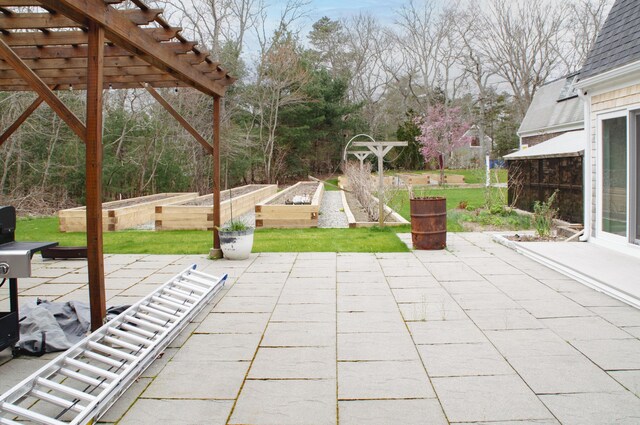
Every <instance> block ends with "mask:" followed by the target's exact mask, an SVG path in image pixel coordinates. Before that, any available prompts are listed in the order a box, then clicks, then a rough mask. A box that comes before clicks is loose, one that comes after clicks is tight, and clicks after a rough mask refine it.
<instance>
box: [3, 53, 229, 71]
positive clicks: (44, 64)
mask: <svg viewBox="0 0 640 425" xmlns="http://www.w3.org/2000/svg"><path fill="white" fill-rule="evenodd" d="M106 48H107V47H105V49H106ZM17 49H18V48H16V49H13V51H14V52H15V51H16V50H17ZM18 56H20V55H18ZM184 56H185V57H189V58H192V59H193V61H194V62H195V60H200V58H198V57H197V56H195V55H190V54H189V55H184ZM20 57H22V56H20ZM23 62H24V63H25V64H26V65H27V66H28V67H29V68H31V69H32V70H34V71H36V73H38V71H40V70H42V69H55V70H69V69H82V70H83V71H84V73H85V74H86V72H87V58H86V56H85V57H82V58H70V59H69V58H52V59H23ZM135 66H138V67H139V66H146V67H151V65H149V64H148V63H146V62H145V61H143V60H142V59H138V58H136V57H135V56H132V55H126V56H112V57H108V56H106V55H105V58H104V67H105V70H106V69H108V68H116V67H127V68H126V69H129V68H130V67H135ZM153 69H156V68H153ZM3 70H13V68H12V67H11V66H10V65H9V64H7V63H6V62H4V61H2V60H0V71H3ZM156 72H160V71H158V70H156ZM204 72H207V71H204ZM211 72H213V70H212V71H211ZM218 72H219V71H218Z"/></svg>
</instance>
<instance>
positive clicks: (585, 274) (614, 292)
mask: <svg viewBox="0 0 640 425" xmlns="http://www.w3.org/2000/svg"><path fill="white" fill-rule="evenodd" d="M493 240H494V241H495V242H497V243H499V244H501V245H504V246H506V247H507V248H510V249H512V250H514V251H515V252H517V253H519V254H522V255H524V256H525V257H527V258H530V259H532V260H534V261H536V262H538V263H540V264H542V265H543V266H546V267H549V268H550V269H552V270H555V271H557V272H558V273H561V274H563V275H565V276H567V277H569V278H571V279H573V280H575V281H577V282H579V283H582V284H583V285H585V286H588V287H589V288H591V289H594V290H596V291H598V292H602V293H604V294H606V295H609V296H611V297H613V298H615V299H617V300H619V301H622V302H624V303H626V304H629V305H631V306H633V307H636V308H640V282H637V278H632V279H631V282H622V284H620V285H618V284H616V285H614V284H612V283H609V282H607V281H604V280H603V279H599V278H596V277H594V274H593V273H590V272H589V271H586V270H584V271H583V270H580V269H579V268H578V267H577V266H576V265H575V264H578V262H577V260H584V257H585V256H584V255H576V253H573V255H571V256H570V257H569V256H567V258H571V259H572V260H573V261H572V262H573V263H575V264H568V262H567V263H564V262H562V261H560V260H558V259H556V258H553V257H552V256H551V255H547V254H542V253H541V252H540V251H542V250H534V249H531V248H532V247H533V246H534V245H532V244H547V246H548V245H549V244H551V245H553V244H565V245H568V246H571V248H574V247H575V248H576V251H578V250H580V251H582V250H585V249H588V250H592V249H593V250H602V253H607V251H608V250H607V248H604V247H600V246H597V245H592V244H589V243H582V242H538V243H536V242H513V241H510V240H508V239H507V238H506V237H505V235H502V234H494V235H493ZM546 251H547V250H545V252H546ZM613 254H615V255H614V256H613V257H612V258H615V259H616V260H617V262H620V263H622V262H626V261H627V258H624V257H626V256H625V255H624V254H619V253H618V252H615V253H613ZM600 257H602V256H600ZM629 260H630V261H631V262H633V264H635V266H636V268H638V269H639V270H640V259H636V258H634V257H629ZM591 264H593V267H594V270H596V269H597V268H599V269H600V270H601V271H602V270H603V267H602V261H600V262H595V263H594V262H593V261H592V262H591ZM614 269H616V270H615V271H617V272H619V271H620V270H619V269H620V267H616V266H615V265H611V267H608V268H606V272H605V273H606V274H607V276H608V277H609V278H610V279H609V280H610V281H612V282H618V283H619V281H620V279H618V278H617V276H612V274H613V273H612V272H613V271H614ZM629 283H631V284H633V283H636V285H637V288H635V289H636V290H633V289H634V288H631V290H630V288H629V287H628V286H629ZM625 285H626V287H624V286H625Z"/></svg>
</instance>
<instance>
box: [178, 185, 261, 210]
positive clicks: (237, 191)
mask: <svg viewBox="0 0 640 425" xmlns="http://www.w3.org/2000/svg"><path fill="white" fill-rule="evenodd" d="M262 187H265V185H261V184H252V185H248V186H241V187H235V188H233V189H231V191H229V190H225V191H222V192H220V202H224V201H226V200H228V199H229V198H230V196H229V195H231V197H233V198H238V197H240V196H242V195H246V194H247V193H250V192H253V191H256V190H258V189H260V188H262ZM180 205H186V206H197V207H209V206H210V207H212V206H213V193H210V194H209V195H206V196H202V197H200V198H198V199H194V200H192V201H187V202H183V203H181V204H180Z"/></svg>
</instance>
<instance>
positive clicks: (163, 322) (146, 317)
mask: <svg viewBox="0 0 640 425" xmlns="http://www.w3.org/2000/svg"><path fill="white" fill-rule="evenodd" d="M134 317H137V318H138V319H140V320H144V321H145V322H153V323H155V324H156V325H158V326H160V327H161V328H162V329H165V328H166V327H167V325H169V324H170V323H171V322H169V321H167V319H158V318H157V317H153V316H151V314H149V313H146V312H144V311H140V310H138V311H136V312H135V314H134Z"/></svg>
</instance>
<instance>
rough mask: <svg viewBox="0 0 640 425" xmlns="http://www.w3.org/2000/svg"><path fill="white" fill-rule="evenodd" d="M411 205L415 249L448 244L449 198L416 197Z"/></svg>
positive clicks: (437, 247) (435, 247)
mask: <svg viewBox="0 0 640 425" xmlns="http://www.w3.org/2000/svg"><path fill="white" fill-rule="evenodd" d="M410 206H411V241H412V242H413V247H414V248H415V249H431V250H434V249H444V248H446V246H447V200H446V199H445V198H442V197H426V198H414V199H411V200H410Z"/></svg>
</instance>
